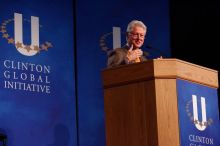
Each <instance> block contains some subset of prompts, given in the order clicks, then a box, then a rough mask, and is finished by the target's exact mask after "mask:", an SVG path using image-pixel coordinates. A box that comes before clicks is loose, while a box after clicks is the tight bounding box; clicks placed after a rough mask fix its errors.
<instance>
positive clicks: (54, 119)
mask: <svg viewBox="0 0 220 146" xmlns="http://www.w3.org/2000/svg"><path fill="white" fill-rule="evenodd" d="M73 3H75V4H76V5H75V6H73ZM14 13H19V14H22V17H23V19H22V20H23V46H20V45H21V44H20V43H21V42H14V40H15V33H14V27H15V26H14V22H15V20H14ZM0 14H1V15H0V35H1V38H0V47H1V49H0V60H1V61H0V72H1V75H0V87H1V88H0V133H5V134H7V135H8V146H30V145H31V146H76V145H79V146H104V145H105V125H104V122H105V121H104V102H103V88H102V82H101V70H102V69H104V68H105V67H106V59H107V57H106V54H105V52H104V51H102V50H101V47H100V42H101V44H102V43H103V42H102V40H100V38H101V37H103V36H105V37H104V41H105V44H106V46H107V47H109V48H112V34H111V32H112V27H120V28H121V32H122V38H121V40H122V41H121V44H122V45H124V43H125V37H124V36H123V33H124V32H125V30H126V27H127V24H128V23H129V22H130V21H131V20H133V19H138V20H141V21H143V22H144V23H145V24H146V25H147V26H148V33H147V37H146V40H145V44H144V47H143V50H145V51H148V52H149V53H150V56H149V58H150V59H151V58H155V57H158V56H160V55H164V54H165V55H164V56H165V57H169V56H170V44H169V42H170V41H169V31H170V30H169V1H168V0H147V1H146V0H137V1H135V2H134V1H130V0H126V1H125V0H122V1H116V0H111V1H110V0H109V1H101V0H96V1H90V0H79V1H74V0H64V1H60V0H53V1H50V0H32V1H28V0H12V1H5V2H4V4H1V5H0ZM31 16H35V17H38V18H39V23H40V29H39V45H40V46H34V47H33V46H32V48H34V49H35V51H36V50H37V51H39V52H38V53H37V54H36V55H34V56H25V55H23V54H21V53H19V52H18V50H17V49H16V46H17V47H18V48H19V46H20V47H21V48H22V49H24V50H25V51H26V53H30V52H29V50H28V49H30V46H29V44H31V22H30V20H31ZM74 16H75V17H74ZM74 28H75V30H74ZM74 34H75V36H74ZM147 45H151V46H153V48H156V49H149V48H147V47H146V46H147ZM74 52H75V53H76V54H75V53H74ZM161 52H162V53H161ZM26 66H28V68H27V69H26V68H25V67H26ZM32 67H33V68H32ZM42 68H43V69H44V70H41V69H42ZM45 68H46V70H45ZM75 69H76V70H75ZM33 75H34V77H33ZM26 76H27V78H26ZM74 77H75V78H74ZM75 82H76V84H75ZM15 83H16V84H17V86H15V85H14V84H15ZM10 84H13V85H10ZM21 84H22V86H24V84H25V85H26V86H28V85H29V86H30V87H25V88H24V87H20V86H21ZM33 84H34V85H33ZM33 86H40V87H39V89H37V87H36V89H35V90H34V91H33ZM46 88H48V90H46ZM76 93H77V94H76ZM76 101H77V103H76ZM77 126H78V127H77ZM77 128H78V129H77ZM77 132H78V133H77ZM77 140H79V141H77ZM77 143H78V144H77Z"/></svg>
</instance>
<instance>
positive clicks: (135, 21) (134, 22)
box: [127, 20, 147, 33]
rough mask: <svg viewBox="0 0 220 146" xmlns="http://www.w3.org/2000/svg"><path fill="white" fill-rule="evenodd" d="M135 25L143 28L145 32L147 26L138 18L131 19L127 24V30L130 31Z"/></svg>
mask: <svg viewBox="0 0 220 146" xmlns="http://www.w3.org/2000/svg"><path fill="white" fill-rule="evenodd" d="M135 26H140V27H142V28H143V29H144V30H145V33H146V32H147V26H146V25H145V24H144V23H143V22H142V21H139V20H132V21H131V22H130V23H129V24H128V27H127V32H131V31H132V30H133V28H134V27H135Z"/></svg>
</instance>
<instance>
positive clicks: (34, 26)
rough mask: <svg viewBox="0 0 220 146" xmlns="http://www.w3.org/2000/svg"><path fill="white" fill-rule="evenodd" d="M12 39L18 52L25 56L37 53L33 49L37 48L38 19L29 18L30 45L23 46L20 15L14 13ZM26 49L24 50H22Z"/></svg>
mask: <svg viewBox="0 0 220 146" xmlns="http://www.w3.org/2000/svg"><path fill="white" fill-rule="evenodd" d="M14 35H15V36H14V37H15V44H20V45H15V46H16V48H17V50H18V52H20V53H21V54H23V55H26V56H33V55H35V54H37V53H38V51H37V50H35V49H34V48H37V47H39V18H38V17H34V16H31V45H26V46H25V45H24V44H23V27H22V14H19V13H14ZM24 48H26V49H24Z"/></svg>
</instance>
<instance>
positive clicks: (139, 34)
mask: <svg viewBox="0 0 220 146" xmlns="http://www.w3.org/2000/svg"><path fill="white" fill-rule="evenodd" d="M145 34H146V32H145V30H144V29H143V28H142V27H140V26H134V28H133V30H132V32H130V33H128V34H127V39H128V43H129V45H131V44H132V45H133V47H134V49H137V48H140V47H141V46H142V45H143V44H144V39H145Z"/></svg>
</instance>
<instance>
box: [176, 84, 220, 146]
mask: <svg viewBox="0 0 220 146" xmlns="http://www.w3.org/2000/svg"><path fill="white" fill-rule="evenodd" d="M177 91H178V110H179V125H180V140H181V146H219V145H220V140H219V133H220V126H219V112H218V111H219V110H218V94H217V89H215V88H211V87H208V86H204V85H200V84H195V83H192V82H188V81H184V80H177Z"/></svg>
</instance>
